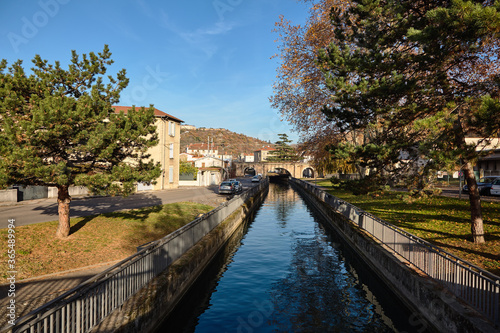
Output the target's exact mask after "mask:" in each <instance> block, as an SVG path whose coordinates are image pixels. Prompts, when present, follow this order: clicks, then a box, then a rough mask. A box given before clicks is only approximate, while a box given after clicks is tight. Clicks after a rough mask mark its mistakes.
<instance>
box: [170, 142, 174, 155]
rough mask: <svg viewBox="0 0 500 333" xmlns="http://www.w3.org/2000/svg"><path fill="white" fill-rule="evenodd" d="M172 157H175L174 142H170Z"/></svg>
mask: <svg viewBox="0 0 500 333" xmlns="http://www.w3.org/2000/svg"><path fill="white" fill-rule="evenodd" d="M170 158H174V144H173V143H171V144H170Z"/></svg>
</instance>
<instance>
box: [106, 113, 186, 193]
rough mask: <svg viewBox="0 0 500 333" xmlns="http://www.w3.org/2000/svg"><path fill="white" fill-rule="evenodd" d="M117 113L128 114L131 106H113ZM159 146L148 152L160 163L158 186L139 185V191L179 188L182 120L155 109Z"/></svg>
mask: <svg viewBox="0 0 500 333" xmlns="http://www.w3.org/2000/svg"><path fill="white" fill-rule="evenodd" d="M113 108H114V109H115V112H117V113H118V112H120V111H123V113H127V111H128V109H131V107H130V106H113ZM155 116H156V122H155V125H156V131H157V133H158V140H159V142H158V144H157V145H156V146H154V147H151V148H150V149H149V151H148V153H149V154H151V158H152V159H153V160H154V161H155V162H160V164H161V168H162V171H163V172H162V174H161V176H160V177H159V178H158V179H157V180H156V184H154V185H153V184H141V183H140V184H138V185H137V190H138V191H147V190H165V189H169V188H177V187H179V152H180V144H181V123H182V122H183V121H182V120H180V119H178V118H176V117H174V116H171V115H169V114H168V113H165V112H163V111H160V110H158V109H155Z"/></svg>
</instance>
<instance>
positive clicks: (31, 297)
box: [0, 186, 228, 328]
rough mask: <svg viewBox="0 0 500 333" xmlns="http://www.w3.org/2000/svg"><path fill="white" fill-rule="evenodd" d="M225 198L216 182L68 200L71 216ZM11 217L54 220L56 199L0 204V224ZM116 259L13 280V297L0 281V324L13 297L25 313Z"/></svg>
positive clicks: (18, 220)
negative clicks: (127, 195)
mask: <svg viewBox="0 0 500 333" xmlns="http://www.w3.org/2000/svg"><path fill="white" fill-rule="evenodd" d="M227 198H228V197H227V196H222V195H218V194H217V187H216V186H215V187H196V188H180V189H175V190H166V191H154V192H143V193H136V194H133V195H131V196H129V197H127V198H122V197H86V198H75V199H73V200H72V202H71V217H77V216H87V215H95V214H101V213H106V212H113V211H120V210H127V209H135V208H141V207H147V206H154V205H160V204H166V203H172V202H181V201H191V202H198V203H203V204H209V205H212V206H218V205H219V204H220V203H222V202H224V201H226V200H227ZM10 218H14V219H15V220H16V225H26V224H32V223H39V222H46V221H54V220H57V202H56V200H55V199H40V200H34V201H30V202H29V201H26V202H21V203H14V204H2V205H0V219H1V221H0V228H5V227H7V222H8V219H10ZM116 263H117V262H110V263H104V264H98V265H95V266H91V267H83V268H80V269H75V270H71V271H65V272H59V273H55V274H50V275H44V276H39V277H36V278H32V279H26V280H22V281H16V283H15V297H12V298H10V297H8V293H9V289H10V286H9V285H8V284H4V285H0V296H1V299H0V328H3V327H6V326H10V325H8V320H9V318H8V317H7V315H8V309H7V306H8V305H9V302H10V301H11V300H12V299H14V300H15V305H16V307H15V312H16V316H17V317H21V316H24V315H26V314H28V313H29V312H30V311H32V310H34V309H36V308H38V307H39V306H41V305H43V304H45V303H47V302H49V301H50V300H52V299H54V298H56V297H57V296H60V295H62V294H63V293H65V292H66V291H68V290H70V289H72V288H74V287H76V286H78V285H79V284H81V283H82V282H84V281H86V280H87V279H89V278H91V277H93V276H95V275H96V274H98V273H100V272H102V271H104V270H105V269H107V268H109V267H111V266H112V265H114V264H116Z"/></svg>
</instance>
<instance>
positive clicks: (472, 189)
mask: <svg viewBox="0 0 500 333" xmlns="http://www.w3.org/2000/svg"><path fill="white" fill-rule="evenodd" d="M463 170H464V176H465V180H466V182H467V186H468V187H469V202H470V218H471V232H472V239H473V240H474V243H476V244H482V243H484V242H485V241H484V228H483V215H482V213H481V197H480V195H479V189H478V188H477V182H476V177H475V176H474V171H473V168H472V164H471V163H470V162H466V163H465V164H464V167H463Z"/></svg>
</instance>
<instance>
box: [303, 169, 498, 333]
mask: <svg viewBox="0 0 500 333" xmlns="http://www.w3.org/2000/svg"><path fill="white" fill-rule="evenodd" d="M293 181H294V182H295V183H298V184H300V186H302V187H304V188H305V189H307V190H308V191H309V192H311V193H313V194H314V195H315V196H316V197H317V198H319V199H320V200H321V201H323V202H325V203H326V204H328V205H329V206H331V207H332V208H333V209H334V210H335V211H337V212H338V213H340V214H342V215H343V216H344V217H346V218H348V219H349V220H351V221H353V222H354V223H356V224H357V225H358V226H359V227H360V228H362V229H364V230H366V231H367V232H368V233H370V234H371V235H372V236H374V237H375V238H377V239H378V240H380V241H381V242H382V243H384V244H385V245H386V246H388V247H389V248H391V249H392V250H393V251H394V252H396V253H397V254H399V255H400V256H402V257H403V258H405V259H406V260H408V261H409V262H410V263H412V264H413V265H414V266H416V267H417V268H419V269H420V270H422V271H423V272H425V273H426V274H427V275H429V276H430V277H432V278H434V279H435V280H437V281H440V282H441V283H442V284H444V285H445V286H446V287H447V288H448V289H449V290H450V291H452V292H453V293H454V294H455V295H456V296H457V297H459V298H460V299H462V300H463V301H465V302H467V303H468V304H469V305H470V306H472V307H473V308H475V309H476V310H477V311H479V312H481V313H482V314H484V315H485V316H486V317H487V318H488V319H489V320H491V321H492V322H493V323H494V324H495V325H496V326H499V325H500V277H498V276H496V275H494V274H492V273H490V272H488V271H486V270H483V269H481V268H479V267H477V266H475V265H473V264H470V263H468V262H466V261H464V260H462V259H461V258H459V257H457V256H454V255H453V254H450V253H448V252H446V251H444V250H442V249H440V248H439V247H436V246H434V245H432V244H431V243H429V242H427V241H425V240H423V239H421V238H419V237H417V236H415V235H412V234H411V233H409V232H406V231H404V230H402V229H400V228H398V227H396V226H394V225H392V224H390V223H388V222H385V221H383V220H381V219H379V218H377V217H376V216H374V215H372V214H369V213H367V212H365V211H363V210H361V209H360V208H358V207H356V206H354V205H351V204H350V203H348V202H346V201H344V200H342V199H339V198H336V197H334V196H333V195H330V194H329V193H326V192H325V191H323V190H321V189H320V188H318V187H317V186H316V185H312V184H310V183H307V182H304V181H302V180H299V179H294V180H293Z"/></svg>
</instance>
